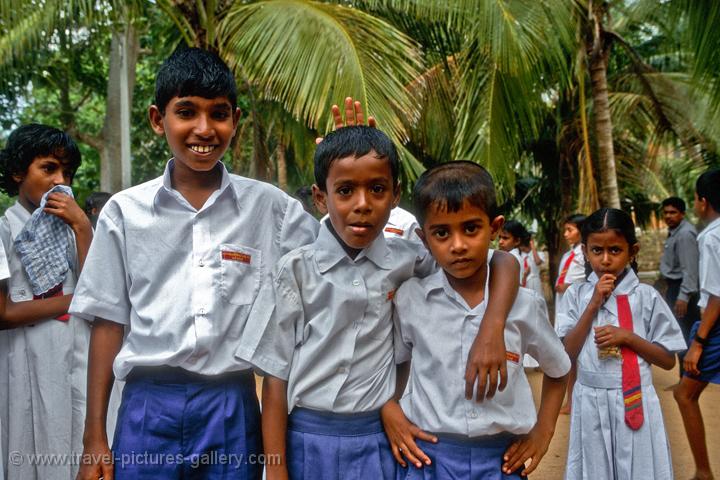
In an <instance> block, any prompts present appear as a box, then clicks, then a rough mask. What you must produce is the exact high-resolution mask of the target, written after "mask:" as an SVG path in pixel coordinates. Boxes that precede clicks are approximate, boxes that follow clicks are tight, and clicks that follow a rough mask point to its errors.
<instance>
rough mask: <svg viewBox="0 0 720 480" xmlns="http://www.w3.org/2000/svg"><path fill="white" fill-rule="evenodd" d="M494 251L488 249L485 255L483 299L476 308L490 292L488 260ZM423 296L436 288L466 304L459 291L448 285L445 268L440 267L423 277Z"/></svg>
mask: <svg viewBox="0 0 720 480" xmlns="http://www.w3.org/2000/svg"><path fill="white" fill-rule="evenodd" d="M493 253H494V251H493V250H492V249H490V250H488V257H487V266H488V268H487V272H486V274H487V275H486V277H485V298H484V299H483V301H482V302H481V303H480V304H479V305H478V306H476V307H475V308H474V309H472V310H475V309H477V308H478V307H479V306H481V305H483V304H485V302H486V301H487V299H488V295H489V292H490V260H491V259H492V256H493ZM424 281H425V298H426V299H427V298H428V297H429V296H430V294H431V293H432V292H435V291H437V290H442V291H443V292H445V295H447V296H448V297H450V298H454V299H455V300H456V301H458V302H459V303H460V304H462V305H467V303H466V302H465V301H464V300H463V298H462V297H461V296H460V294H459V293H457V292H456V291H455V289H454V288H453V287H452V285H450V281H449V280H448V278H447V274H446V273H445V270H443V269H442V268H438V269H437V271H435V272H433V273H432V274H430V275H428V276H427V277H425V280H424Z"/></svg>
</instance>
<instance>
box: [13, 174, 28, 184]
mask: <svg viewBox="0 0 720 480" xmlns="http://www.w3.org/2000/svg"><path fill="white" fill-rule="evenodd" d="M12 179H13V182H15V183H17V184H18V185H20V184H21V183H22V182H23V180H25V175H20V174H19V173H15V174H13V175H12Z"/></svg>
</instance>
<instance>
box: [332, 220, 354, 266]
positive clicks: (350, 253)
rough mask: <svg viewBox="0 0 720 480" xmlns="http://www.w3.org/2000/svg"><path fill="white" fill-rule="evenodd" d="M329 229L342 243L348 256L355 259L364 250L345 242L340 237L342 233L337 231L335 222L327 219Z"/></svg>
mask: <svg viewBox="0 0 720 480" xmlns="http://www.w3.org/2000/svg"><path fill="white" fill-rule="evenodd" d="M327 226H328V229H329V230H330V233H332V234H333V237H335V239H336V240H337V241H338V243H340V246H341V247H342V248H343V250H345V253H347V255H348V257H350V258H352V259H353V260H355V257H357V256H358V254H359V253H360V252H361V251H362V250H363V249H362V248H353V247H351V246H350V245H348V244H346V243H345V242H343V239H342V238H340V235H338V233H337V232H336V231H335V227H333V224H332V222H331V221H330V220H328V221H327Z"/></svg>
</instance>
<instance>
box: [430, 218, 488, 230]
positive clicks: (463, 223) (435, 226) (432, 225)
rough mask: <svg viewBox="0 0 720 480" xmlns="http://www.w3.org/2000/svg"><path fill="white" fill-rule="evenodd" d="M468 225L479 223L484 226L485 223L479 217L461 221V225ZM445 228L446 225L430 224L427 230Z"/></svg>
mask: <svg viewBox="0 0 720 480" xmlns="http://www.w3.org/2000/svg"><path fill="white" fill-rule="evenodd" d="M468 223H480V224H484V223H485V221H484V220H483V219H482V218H481V217H475V218H470V219H468V220H465V221H463V222H462V225H466V224H468ZM447 226H448V224H447V223H434V224H431V225H430V226H429V227H428V228H440V227H446V228H447Z"/></svg>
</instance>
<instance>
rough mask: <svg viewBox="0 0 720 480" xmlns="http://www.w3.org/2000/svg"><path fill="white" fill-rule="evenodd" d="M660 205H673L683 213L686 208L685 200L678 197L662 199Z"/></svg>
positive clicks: (663, 206)
mask: <svg viewBox="0 0 720 480" xmlns="http://www.w3.org/2000/svg"><path fill="white" fill-rule="evenodd" d="M660 206H661V208H665V207H674V208H676V209H678V210H679V211H680V212H681V213H685V208H686V206H685V200H683V199H682V198H680V197H668V198H666V199H665V200H663V201H662V204H661V205H660Z"/></svg>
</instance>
